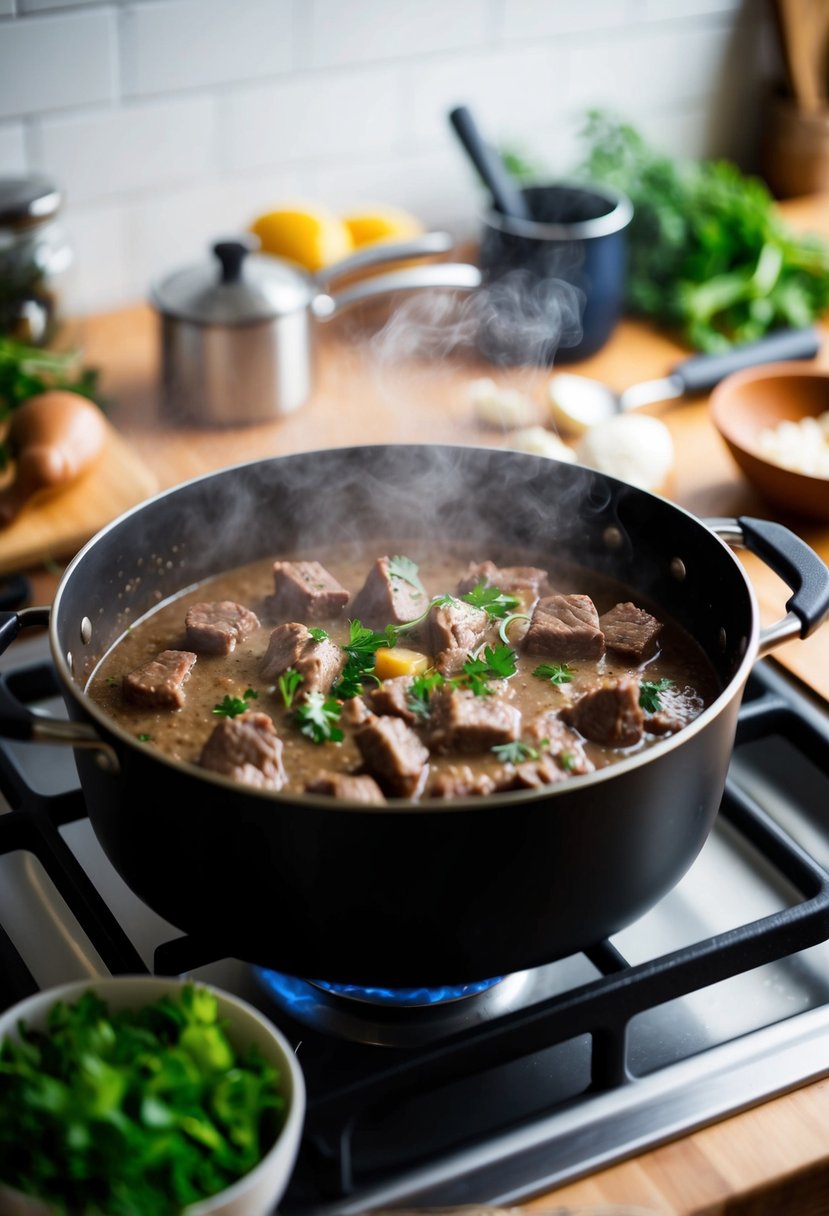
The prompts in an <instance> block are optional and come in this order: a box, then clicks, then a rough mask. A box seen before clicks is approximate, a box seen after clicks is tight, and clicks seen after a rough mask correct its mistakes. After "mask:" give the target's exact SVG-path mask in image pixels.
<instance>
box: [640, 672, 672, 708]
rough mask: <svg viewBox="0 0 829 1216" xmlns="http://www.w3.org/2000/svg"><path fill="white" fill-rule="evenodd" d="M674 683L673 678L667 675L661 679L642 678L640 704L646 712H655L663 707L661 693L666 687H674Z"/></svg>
mask: <svg viewBox="0 0 829 1216" xmlns="http://www.w3.org/2000/svg"><path fill="white" fill-rule="evenodd" d="M673 683H674V682H673V680H669V679H667V678H666V677H663V678H662V679H661V680H641V681H640V682H639V704H640V705H641V706H642V708H643V709H644V710H645V712H646V713H649V714H655V713H656V712H657V711H658V710H660V709H661V708H662V702H661V701H660V699H659V694H660V693H661V692H664V691H665V690H666V688H672V687H673Z"/></svg>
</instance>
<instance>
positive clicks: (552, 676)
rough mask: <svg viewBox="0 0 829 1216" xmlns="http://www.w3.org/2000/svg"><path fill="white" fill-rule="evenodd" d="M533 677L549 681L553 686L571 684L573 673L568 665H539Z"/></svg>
mask: <svg viewBox="0 0 829 1216" xmlns="http://www.w3.org/2000/svg"><path fill="white" fill-rule="evenodd" d="M533 675H534V676H536V677H537V678H538V679H539V680H549V681H550V683H551V684H569V683H570V681H571V680H572V678H573V671H572V668H571V667H570V665H569V664H568V663H539V665H538V667H536V668H535V669H534V670H533Z"/></svg>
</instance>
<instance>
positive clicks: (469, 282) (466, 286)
mask: <svg viewBox="0 0 829 1216" xmlns="http://www.w3.org/2000/svg"><path fill="white" fill-rule="evenodd" d="M480 285H481V272H480V270H479V269H478V267H477V266H472V265H471V264H469V263H467V262H439V263H437V264H436V265H434V266H409V267H407V268H406V269H405V270H392V271H390V272H389V273H388V274H378V275H375V276H374V278H371V279H365V280H364V281H363V282H361V283H356V284H355V285H354V286H353V287H348V288H346V290H345V291H339V292H333V291H332V292H330V293H329V292H322V293H321V294H320V295H318V296H316V297H315V298H314V300H312V302H311V311H312V312H313V314H314V316H315V317H317V318H318V319H319V320H320V321H327V320H328V318H329V317H334V316H336V315H337V314H338V313H340V312H342V310H343V309H344V308H348V307H349V306H350V305H351V304H359V303H360V301H362V300H370V299H371V298H372V297H373V296H382V295H387V294H388V293H389V292H394V291H415V290H421V289H423V288H427V287H448V288H455V289H456V290H459V291H474V290H475V288H476V287H480Z"/></svg>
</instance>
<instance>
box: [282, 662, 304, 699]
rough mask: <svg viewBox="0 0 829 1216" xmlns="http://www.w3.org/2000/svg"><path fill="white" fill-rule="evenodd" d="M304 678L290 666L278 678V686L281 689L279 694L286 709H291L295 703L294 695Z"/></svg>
mask: <svg viewBox="0 0 829 1216" xmlns="http://www.w3.org/2000/svg"><path fill="white" fill-rule="evenodd" d="M302 680H303V677H302V676H301V675H300V674H299V672H298V671H296V670H295V669H294V668H293V667H288V668H287V669H286V670H285V671H283V672H282V675H281V676H279V678H278V679H277V681H276V686H277V688H278V689H279V695H280V696H281V698H282V702H283V704H284V706H285V708H286V709H290V708H291V706H292V705H293V701H294V697H295V696H296V693H297V689H298V688H299V686H300V684H301V683H302Z"/></svg>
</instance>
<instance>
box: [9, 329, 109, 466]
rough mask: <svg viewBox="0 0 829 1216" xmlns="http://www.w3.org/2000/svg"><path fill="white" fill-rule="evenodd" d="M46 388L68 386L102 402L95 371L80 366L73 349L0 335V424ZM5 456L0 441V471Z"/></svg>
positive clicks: (82, 394)
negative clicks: (43, 347) (60, 350)
mask: <svg viewBox="0 0 829 1216" xmlns="http://www.w3.org/2000/svg"><path fill="white" fill-rule="evenodd" d="M50 388H61V389H68V390H70V391H71V392H73V393H79V394H80V395H81V396H82V397H88V398H89V399H90V400H91V401H96V402H97V403H98V404H99V405H100V404H102V402H101V399H100V397H99V395H98V372H97V370H95V369H94V368H89V367H82V366H81V365H80V357H79V355H78V352H77V351H70V352H68V353H65V354H63V353H57V352H55V351H48V350H41V348H40V347H38V346H26V345H24V344H23V343H22V342H15V341H14V340H13V339H12V338H0V423H2V422H3V421H4V420H5V419H6V418H7V417H8V415H9V414H10V413H11V412H12V410H13V409H15V407H16V406H18V405H22V403H23V402H24V401H28V399H29V397H34V396H36V394H37V393H44V392H46V390H47V389H50ZM8 459H9V451H8V448H7V447H6V445H5V444H4V443H2V442H0V471H2V470H3V469H4V468H5V467H6V464H7V462H8Z"/></svg>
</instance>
